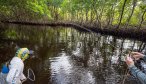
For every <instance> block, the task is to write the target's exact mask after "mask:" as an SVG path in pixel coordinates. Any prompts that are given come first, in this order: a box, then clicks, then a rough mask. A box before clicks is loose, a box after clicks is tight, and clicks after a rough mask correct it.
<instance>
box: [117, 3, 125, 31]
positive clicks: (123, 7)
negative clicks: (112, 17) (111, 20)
mask: <svg viewBox="0 0 146 84" xmlns="http://www.w3.org/2000/svg"><path fill="white" fill-rule="evenodd" d="M126 2H127V0H124V4H123V6H122V12H121V16H120V21H119V23H118V26H117V29H119V27H120V25H121V21H122V18H123V13H124V9H125V5H126Z"/></svg>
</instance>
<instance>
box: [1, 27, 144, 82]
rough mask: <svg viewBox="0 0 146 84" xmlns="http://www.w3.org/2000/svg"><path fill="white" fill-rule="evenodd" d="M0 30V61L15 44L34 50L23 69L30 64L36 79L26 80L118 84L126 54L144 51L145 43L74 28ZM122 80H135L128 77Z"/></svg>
mask: <svg viewBox="0 0 146 84" xmlns="http://www.w3.org/2000/svg"><path fill="white" fill-rule="evenodd" d="M0 30H1V31H2V32H0V39H1V40H0V65H2V64H3V63H5V62H6V61H8V60H11V58H12V57H13V56H14V55H15V52H16V49H17V48H18V47H27V48H29V49H32V50H34V52H35V54H34V57H33V58H31V59H28V60H26V61H25V69H24V73H25V75H27V69H29V68H31V69H32V70H33V71H34V73H35V76H36V80H35V81H34V82H32V81H30V80H28V81H26V82H25V84H120V83H121V82H122V77H123V76H124V75H125V70H126V65H125V62H124V56H125V54H126V53H128V52H129V51H130V50H140V51H143V50H144V45H145V43H143V42H141V41H137V40H129V39H121V38H116V37H112V36H107V35H100V34H95V33H92V34H91V33H90V32H82V31H78V30H76V29H74V28H64V27H40V26H39V27H36V26H22V25H4V26H2V27H1V28H0ZM132 48H133V49H132ZM143 52H144V51H143ZM124 84H138V83H137V82H136V80H134V79H133V78H131V77H127V78H126V80H125V83H124Z"/></svg>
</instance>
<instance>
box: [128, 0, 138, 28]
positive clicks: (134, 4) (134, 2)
mask: <svg viewBox="0 0 146 84" xmlns="http://www.w3.org/2000/svg"><path fill="white" fill-rule="evenodd" d="M136 2H137V0H133V7H132V11H131V14H130V16H129V18H128V19H127V23H126V27H125V28H126V29H127V26H128V25H129V22H130V19H131V17H132V15H133V12H134V9H135V7H136Z"/></svg>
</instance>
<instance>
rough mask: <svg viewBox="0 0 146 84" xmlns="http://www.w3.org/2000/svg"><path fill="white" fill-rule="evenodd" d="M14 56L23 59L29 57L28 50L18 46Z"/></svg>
mask: <svg viewBox="0 0 146 84" xmlns="http://www.w3.org/2000/svg"><path fill="white" fill-rule="evenodd" d="M15 56H16V57H19V58H20V59H21V60H23V61H24V60H26V59H27V58H28V57H29V50H28V49H27V48H20V49H18V50H17V52H16V55H15Z"/></svg>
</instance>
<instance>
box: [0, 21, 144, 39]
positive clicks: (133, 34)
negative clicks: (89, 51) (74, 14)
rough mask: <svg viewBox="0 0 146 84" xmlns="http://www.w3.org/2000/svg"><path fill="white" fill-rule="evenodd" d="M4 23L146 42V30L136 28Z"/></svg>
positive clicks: (59, 23)
mask: <svg viewBox="0 0 146 84" xmlns="http://www.w3.org/2000/svg"><path fill="white" fill-rule="evenodd" d="M1 22H2V23H11V24H21V25H33V26H52V27H57V26H64V27H73V28H75V29H77V30H80V31H86V32H96V33H101V34H105V35H112V36H117V37H121V38H132V39H137V40H142V41H146V37H145V36H146V29H139V30H137V29H136V28H129V29H128V28H127V29H125V28H121V29H120V28H119V29H117V28H116V27H114V26H111V27H110V28H106V27H105V28H99V27H95V26H89V25H86V24H82V25H81V24H78V23H72V22H50V23H37V22H19V21H1Z"/></svg>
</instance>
